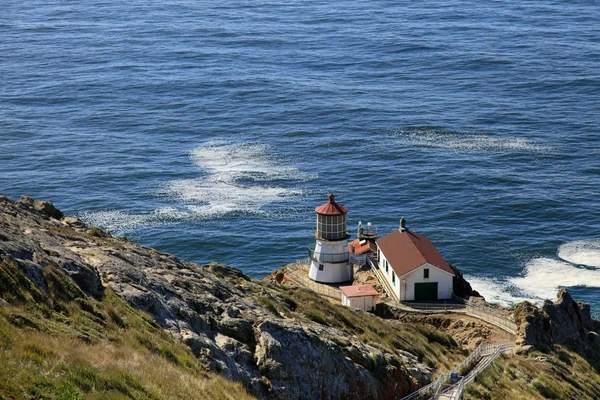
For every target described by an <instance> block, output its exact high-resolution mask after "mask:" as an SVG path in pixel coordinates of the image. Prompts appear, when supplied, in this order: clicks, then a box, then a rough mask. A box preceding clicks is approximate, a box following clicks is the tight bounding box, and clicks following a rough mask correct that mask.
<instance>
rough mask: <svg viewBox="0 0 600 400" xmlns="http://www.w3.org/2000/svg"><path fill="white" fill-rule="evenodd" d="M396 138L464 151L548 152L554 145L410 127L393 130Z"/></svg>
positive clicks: (421, 145)
mask: <svg viewBox="0 0 600 400" xmlns="http://www.w3.org/2000/svg"><path fill="white" fill-rule="evenodd" d="M392 134H393V136H394V137H395V138H396V140H399V141H400V142H401V143H405V144H409V145H411V146H416V147H434V148H444V149H450V150H454V151H464V152H479V151H492V152H504V151H513V152H515V151H516V152H535V153H548V152H551V151H553V148H552V146H549V145H543V144H540V143H537V142H535V141H533V140H528V139H523V138H518V137H508V138H496V137H492V136H489V135H485V134H483V133H469V132H455V131H446V132H443V131H442V132H440V131H436V130H433V129H409V130H397V131H393V132H392Z"/></svg>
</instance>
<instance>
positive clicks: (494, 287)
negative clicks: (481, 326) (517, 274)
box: [465, 276, 540, 307]
mask: <svg viewBox="0 0 600 400" xmlns="http://www.w3.org/2000/svg"><path fill="white" fill-rule="evenodd" d="M465 278H466V279H467V281H469V283H470V284H471V287H472V288H473V289H474V290H477V291H478V292H479V294H481V295H482V296H483V297H485V300H486V301H487V302H488V303H494V304H498V305H501V306H504V307H510V306H511V305H513V304H516V303H518V302H520V301H524V300H528V301H531V302H534V303H537V302H539V301H540V299H536V298H532V297H529V296H526V295H524V294H523V293H522V292H521V291H520V290H519V288H517V287H516V286H515V285H514V284H511V283H510V282H507V281H506V280H502V279H499V278H488V277H473V276H465Z"/></svg>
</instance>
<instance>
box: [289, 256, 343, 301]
mask: <svg viewBox="0 0 600 400" xmlns="http://www.w3.org/2000/svg"><path fill="white" fill-rule="evenodd" d="M307 261H308V260H301V261H297V262H296V263H295V264H292V265H290V266H288V269H287V274H288V275H289V276H290V278H292V279H293V280H294V281H296V282H297V283H298V284H299V285H300V286H303V287H305V288H307V289H310V290H312V291H313V292H315V293H317V294H320V295H321V296H327V297H330V298H332V299H336V300H341V299H342V292H341V290H339V289H336V288H333V287H331V286H329V285H324V284H321V283H317V282H315V281H313V280H311V279H310V278H309V277H308V276H307V273H308V272H307V271H305V270H304V268H303V266H305V265H306V263H307Z"/></svg>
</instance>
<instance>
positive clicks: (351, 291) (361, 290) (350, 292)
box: [340, 285, 379, 297]
mask: <svg viewBox="0 0 600 400" xmlns="http://www.w3.org/2000/svg"><path fill="white" fill-rule="evenodd" d="M340 290H341V291H342V293H344V294H345V295H346V297H361V296H377V295H379V293H377V290H375V289H373V286H371V285H354V286H340Z"/></svg>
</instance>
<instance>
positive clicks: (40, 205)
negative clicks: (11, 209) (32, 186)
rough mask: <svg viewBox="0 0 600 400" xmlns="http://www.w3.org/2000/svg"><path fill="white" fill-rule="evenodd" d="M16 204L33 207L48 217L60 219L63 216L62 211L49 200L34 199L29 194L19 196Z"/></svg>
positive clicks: (28, 207) (26, 207)
mask: <svg viewBox="0 0 600 400" xmlns="http://www.w3.org/2000/svg"><path fill="white" fill-rule="evenodd" d="M18 204H19V206H21V207H23V208H25V209H29V210H31V209H33V210H35V211H37V212H39V213H40V214H42V215H43V216H46V217H49V218H54V219H61V218H62V217H63V213H62V212H61V211H59V210H58V209H57V208H56V207H54V205H53V204H52V203H50V202H49V201H44V200H35V199H33V198H31V197H29V196H21V198H20V199H19V203H18Z"/></svg>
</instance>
